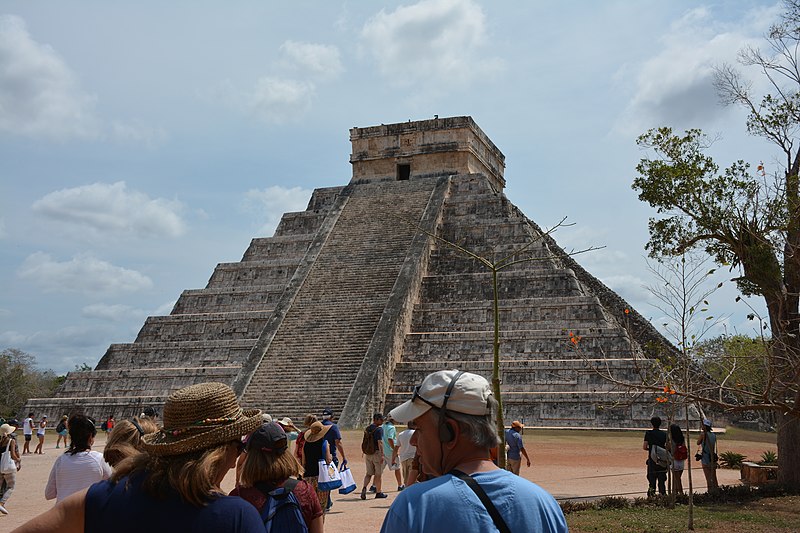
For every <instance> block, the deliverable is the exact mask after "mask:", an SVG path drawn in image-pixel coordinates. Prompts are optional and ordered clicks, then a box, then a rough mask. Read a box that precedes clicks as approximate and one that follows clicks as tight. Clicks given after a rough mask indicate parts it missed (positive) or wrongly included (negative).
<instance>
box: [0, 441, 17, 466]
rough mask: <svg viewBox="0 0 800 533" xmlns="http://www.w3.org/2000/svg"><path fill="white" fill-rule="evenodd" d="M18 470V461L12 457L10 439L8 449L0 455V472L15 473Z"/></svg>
mask: <svg viewBox="0 0 800 533" xmlns="http://www.w3.org/2000/svg"><path fill="white" fill-rule="evenodd" d="M16 471H17V463H15V462H14V459H12V458H11V439H10V438H9V439H8V444H6V451H4V452H3V454H2V456H0V474H13V473H14V472H16Z"/></svg>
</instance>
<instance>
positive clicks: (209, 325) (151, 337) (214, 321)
mask: <svg viewBox="0 0 800 533" xmlns="http://www.w3.org/2000/svg"><path fill="white" fill-rule="evenodd" d="M271 314H272V312H271V311H253V312H245V313H207V314H197V315H169V316H151V317H148V318H147V320H146V321H145V323H144V326H142V329H141V330H140V331H139V335H137V337H136V341H135V342H153V341H157V340H158V341H181V340H200V339H205V340H225V339H256V338H258V336H259V334H260V333H261V330H262V329H263V328H264V324H266V322H267V320H268V319H269V317H270V315H271Z"/></svg>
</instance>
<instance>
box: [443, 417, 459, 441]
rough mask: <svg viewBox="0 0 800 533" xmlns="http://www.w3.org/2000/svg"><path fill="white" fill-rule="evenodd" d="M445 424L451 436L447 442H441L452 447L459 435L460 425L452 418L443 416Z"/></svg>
mask: <svg viewBox="0 0 800 533" xmlns="http://www.w3.org/2000/svg"><path fill="white" fill-rule="evenodd" d="M444 423H445V425H446V426H447V427H448V428H449V432H448V433H449V434H450V435H452V436H453V438H452V439H450V440H449V441H448V442H445V443H443V444H444V446H445V447H446V448H450V449H452V448H454V447H455V445H456V443H457V442H458V439H459V438H460V437H461V427H460V426H459V425H458V422H456V421H455V420H453V419H452V418H445V421H444Z"/></svg>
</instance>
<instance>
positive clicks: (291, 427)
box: [276, 416, 300, 431]
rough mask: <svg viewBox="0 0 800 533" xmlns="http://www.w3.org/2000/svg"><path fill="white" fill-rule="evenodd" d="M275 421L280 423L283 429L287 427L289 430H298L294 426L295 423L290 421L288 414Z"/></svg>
mask: <svg viewBox="0 0 800 533" xmlns="http://www.w3.org/2000/svg"><path fill="white" fill-rule="evenodd" d="M276 422H277V423H278V424H280V425H281V427H282V428H283V429H288V430H291V431H300V430H299V429H297V428H296V427H295V425H294V424H293V423H292V419H291V418H289V417H288V416H284V417H283V418H281V419H280V420H276Z"/></svg>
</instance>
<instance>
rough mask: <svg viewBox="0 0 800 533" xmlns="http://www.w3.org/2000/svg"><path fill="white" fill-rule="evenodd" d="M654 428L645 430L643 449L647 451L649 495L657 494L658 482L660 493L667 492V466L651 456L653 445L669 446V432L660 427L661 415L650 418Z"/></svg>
mask: <svg viewBox="0 0 800 533" xmlns="http://www.w3.org/2000/svg"><path fill="white" fill-rule="evenodd" d="M650 424H652V425H653V429H649V430H647V431H645V432H644V443H643V444H642V449H643V450H645V451H647V463H646V464H647V485H648V489H647V496H648V497H650V496H655V494H656V482H658V493H659V494H666V493H667V467H666V466H659V465H658V464H657V463H656V462H655V461H653V460H652V459H651V458H650V450H651V448H652V447H653V446H661V447H662V448H666V446H667V433H666V432H665V431H661V429H659V428H660V427H661V417H658V416H654V417H653V418H651V419H650Z"/></svg>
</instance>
